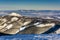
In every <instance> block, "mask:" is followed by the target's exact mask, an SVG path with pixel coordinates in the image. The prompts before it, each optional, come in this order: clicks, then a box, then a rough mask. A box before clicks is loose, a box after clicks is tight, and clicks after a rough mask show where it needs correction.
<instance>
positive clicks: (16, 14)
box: [9, 12, 22, 17]
mask: <svg viewBox="0 0 60 40" xmlns="http://www.w3.org/2000/svg"><path fill="white" fill-rule="evenodd" d="M9 16H19V17H22V15H20V14H18V13H15V12H12V13H11V14H9Z"/></svg>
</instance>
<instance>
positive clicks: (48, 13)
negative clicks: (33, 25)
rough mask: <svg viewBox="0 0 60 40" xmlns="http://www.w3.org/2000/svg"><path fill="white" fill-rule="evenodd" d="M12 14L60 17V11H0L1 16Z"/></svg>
mask: <svg viewBox="0 0 60 40" xmlns="http://www.w3.org/2000/svg"><path fill="white" fill-rule="evenodd" d="M12 12H16V13H19V14H21V15H24V16H32V17H35V16H38V17H39V16H60V10H4V11H0V15H6V14H9V13H12Z"/></svg>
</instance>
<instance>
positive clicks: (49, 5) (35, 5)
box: [0, 0, 60, 10]
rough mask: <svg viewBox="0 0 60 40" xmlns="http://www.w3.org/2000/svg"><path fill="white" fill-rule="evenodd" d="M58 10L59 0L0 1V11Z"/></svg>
mask: <svg viewBox="0 0 60 40" xmlns="http://www.w3.org/2000/svg"><path fill="white" fill-rule="evenodd" d="M19 9H24V10H25V9H26V10H60V0H0V10H19Z"/></svg>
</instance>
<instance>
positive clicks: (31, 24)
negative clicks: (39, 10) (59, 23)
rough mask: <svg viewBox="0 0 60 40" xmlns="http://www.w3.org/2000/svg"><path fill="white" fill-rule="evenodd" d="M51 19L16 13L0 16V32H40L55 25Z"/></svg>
mask: <svg viewBox="0 0 60 40" xmlns="http://www.w3.org/2000/svg"><path fill="white" fill-rule="evenodd" d="M55 24H56V23H55V22H54V21H52V20H51V19H42V18H35V17H33V18H31V17H26V16H22V15H20V14H17V13H11V14H9V15H6V16H1V17H0V33H4V34H16V33H19V34H42V33H44V32H46V31H48V30H49V29H50V28H52V27H54V26H55Z"/></svg>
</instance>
